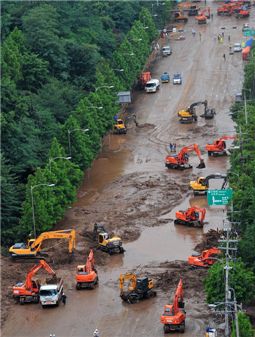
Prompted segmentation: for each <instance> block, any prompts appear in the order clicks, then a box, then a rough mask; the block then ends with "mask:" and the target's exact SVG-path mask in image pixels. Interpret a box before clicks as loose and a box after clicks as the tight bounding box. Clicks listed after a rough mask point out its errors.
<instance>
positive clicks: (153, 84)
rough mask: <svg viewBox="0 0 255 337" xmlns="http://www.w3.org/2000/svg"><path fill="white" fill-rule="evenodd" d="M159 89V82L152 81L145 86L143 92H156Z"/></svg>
mask: <svg viewBox="0 0 255 337" xmlns="http://www.w3.org/2000/svg"><path fill="white" fill-rule="evenodd" d="M159 87H160V83H159V80H157V79H152V80H150V81H148V82H147V83H146V85H145V88H144V89H145V91H146V92H148V93H149V92H156V91H157V90H158V89H159Z"/></svg>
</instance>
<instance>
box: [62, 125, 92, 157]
mask: <svg viewBox="0 0 255 337" xmlns="http://www.w3.org/2000/svg"><path fill="white" fill-rule="evenodd" d="M73 131H81V132H88V131H89V129H79V128H77V129H73V130H69V129H68V130H67V134H68V148H69V154H70V157H71V156H72V150H71V137H70V135H71V133H72V132H73Z"/></svg>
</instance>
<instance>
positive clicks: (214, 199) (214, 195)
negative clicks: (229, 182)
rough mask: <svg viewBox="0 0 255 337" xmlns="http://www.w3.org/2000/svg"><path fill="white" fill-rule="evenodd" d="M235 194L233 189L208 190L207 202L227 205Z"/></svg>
mask: <svg viewBox="0 0 255 337" xmlns="http://www.w3.org/2000/svg"><path fill="white" fill-rule="evenodd" d="M232 195H233V191H232V189H230V188H229V189H226V190H208V191H207V202H208V205H209V206H220V205H227V204H228V203H229V201H230V200H231V198H232Z"/></svg>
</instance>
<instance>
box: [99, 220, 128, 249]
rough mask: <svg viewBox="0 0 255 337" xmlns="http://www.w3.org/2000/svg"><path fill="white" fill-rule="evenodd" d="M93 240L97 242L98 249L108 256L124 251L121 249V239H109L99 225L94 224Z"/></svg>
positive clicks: (107, 234)
mask: <svg viewBox="0 0 255 337" xmlns="http://www.w3.org/2000/svg"><path fill="white" fill-rule="evenodd" d="M93 238H94V240H98V248H99V249H101V250H102V251H104V252H107V253H109V254H110V255H112V254H116V253H117V254H122V253H124V251H125V250H124V248H123V247H122V241H121V238H120V237H119V236H113V237H112V238H110V236H109V233H108V232H107V231H106V229H105V228H104V226H103V225H101V224H98V223H95V224H94V232H93Z"/></svg>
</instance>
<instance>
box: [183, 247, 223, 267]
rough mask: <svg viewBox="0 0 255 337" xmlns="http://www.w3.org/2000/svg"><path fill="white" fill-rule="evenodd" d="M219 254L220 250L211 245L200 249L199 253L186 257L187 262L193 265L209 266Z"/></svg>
mask: <svg viewBox="0 0 255 337" xmlns="http://www.w3.org/2000/svg"><path fill="white" fill-rule="evenodd" d="M220 254H221V251H220V250H219V249H218V248H216V247H212V248H209V249H206V250H204V251H202V253H201V254H200V255H191V256H189V257H188V264H189V265H191V266H193V267H202V268H209V267H210V266H211V265H213V264H214V263H215V262H216V261H217V259H216V258H217V256H218V255H220Z"/></svg>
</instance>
